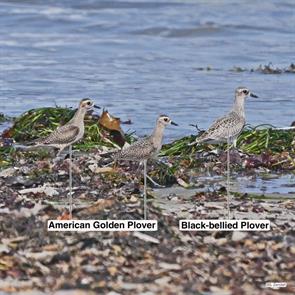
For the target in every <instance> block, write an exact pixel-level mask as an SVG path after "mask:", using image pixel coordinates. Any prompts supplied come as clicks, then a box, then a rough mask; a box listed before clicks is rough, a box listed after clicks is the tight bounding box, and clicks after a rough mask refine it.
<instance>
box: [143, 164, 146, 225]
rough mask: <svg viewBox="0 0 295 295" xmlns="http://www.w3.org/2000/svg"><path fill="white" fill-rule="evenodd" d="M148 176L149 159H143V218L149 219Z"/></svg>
mask: <svg viewBox="0 0 295 295" xmlns="http://www.w3.org/2000/svg"><path fill="white" fill-rule="evenodd" d="M146 178H147V160H144V161H143V183H144V188H143V218H144V219H145V220H146V219H147V208H146V198H147V196H146Z"/></svg>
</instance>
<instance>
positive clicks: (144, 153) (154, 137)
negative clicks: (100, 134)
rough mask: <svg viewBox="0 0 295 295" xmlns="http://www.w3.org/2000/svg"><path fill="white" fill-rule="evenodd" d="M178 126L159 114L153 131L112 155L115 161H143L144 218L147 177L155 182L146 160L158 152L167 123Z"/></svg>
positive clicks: (154, 156) (155, 155)
mask: <svg viewBox="0 0 295 295" xmlns="http://www.w3.org/2000/svg"><path fill="white" fill-rule="evenodd" d="M170 124H171V125H175V126H178V125H177V124H176V123H175V122H173V121H172V120H171V119H170V118H169V117H168V116H166V115H160V116H159V117H158V119H157V122H156V126H155V128H154V131H153V133H152V134H151V135H150V136H148V137H145V138H143V139H140V140H138V141H137V142H135V143H133V144H132V145H130V146H128V147H127V148H123V149H122V150H120V151H119V152H117V153H115V154H114V155H113V159H114V160H115V161H119V160H122V161H134V162H140V164H141V163H143V167H144V168H143V176H144V190H143V197H144V219H147V209H146V189H147V178H149V179H150V180H151V181H152V182H153V183H154V184H156V183H155V182H154V181H153V180H152V179H151V178H150V177H149V176H148V175H147V161H148V160H149V159H154V158H156V157H157V155H158V153H159V152H160V150H161V148H162V140H163V135H164V129H165V127H166V126H167V125H170Z"/></svg>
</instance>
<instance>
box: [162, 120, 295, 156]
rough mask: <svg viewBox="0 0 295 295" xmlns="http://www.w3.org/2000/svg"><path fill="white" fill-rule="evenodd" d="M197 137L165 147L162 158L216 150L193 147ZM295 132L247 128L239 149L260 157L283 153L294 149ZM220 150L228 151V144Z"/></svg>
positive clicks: (271, 128) (270, 127)
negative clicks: (261, 155) (270, 153)
mask: <svg viewBox="0 0 295 295" xmlns="http://www.w3.org/2000/svg"><path fill="white" fill-rule="evenodd" d="M195 139H196V136H188V137H184V138H181V139H178V140H176V141H174V142H172V143H170V144H166V145H164V146H163V149H162V151H161V154H160V156H168V157H170V156H182V157H184V158H187V157H190V155H191V154H195V153H196V152H202V151H204V150H210V149H212V148H215V147H214V146H212V145H205V144H199V145H193V146H189V144H190V143H192V142H194V140H195ZM293 139H294V131H293V130H292V129H291V130H277V129H275V128H274V127H273V126H272V125H259V126H256V127H251V126H247V127H246V128H245V129H244V130H243V132H242V133H241V134H240V136H239V137H238V141H237V148H238V149H239V150H241V151H242V152H244V153H247V154H254V155H258V154H261V153H262V152H265V151H270V152H272V153H282V152H284V151H290V150H292V149H293V145H292V142H293ZM218 147H219V149H221V150H224V151H225V150H226V149H227V145H226V144H219V145H218Z"/></svg>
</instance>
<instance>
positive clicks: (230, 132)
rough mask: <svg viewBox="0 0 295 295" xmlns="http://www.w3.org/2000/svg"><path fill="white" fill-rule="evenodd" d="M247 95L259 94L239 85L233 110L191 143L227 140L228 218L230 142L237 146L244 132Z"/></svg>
mask: <svg viewBox="0 0 295 295" xmlns="http://www.w3.org/2000/svg"><path fill="white" fill-rule="evenodd" d="M247 96H251V97H255V98H257V97H258V96H257V95H255V94H253V93H252V92H250V90H249V89H247V88H245V87H238V88H237V89H236V91H235V100H234V105H233V108H232V110H231V111H230V112H229V113H228V114H226V115H225V116H223V117H221V118H219V119H217V120H216V121H215V122H214V123H213V124H212V125H211V126H210V127H209V129H208V130H207V131H205V132H204V133H203V134H202V135H201V136H199V137H198V138H196V141H195V142H194V143H192V144H190V145H193V144H198V143H213V144H214V143H222V142H227V144H228V149H227V210H228V218H230V211H229V210H230V208H229V201H230V200H229V198H230V197H229V178H230V154H229V151H230V143H233V145H234V147H235V148H236V145H237V138H238V136H239V134H240V133H241V132H242V130H243V128H244V126H245V123H246V119H245V108H244V105H245V98H246V97H247Z"/></svg>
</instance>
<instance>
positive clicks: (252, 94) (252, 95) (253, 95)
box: [250, 92, 259, 98]
mask: <svg viewBox="0 0 295 295" xmlns="http://www.w3.org/2000/svg"><path fill="white" fill-rule="evenodd" d="M250 96H251V97H255V98H258V97H259V96H258V95H256V94H254V93H252V92H251V93H250Z"/></svg>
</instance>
